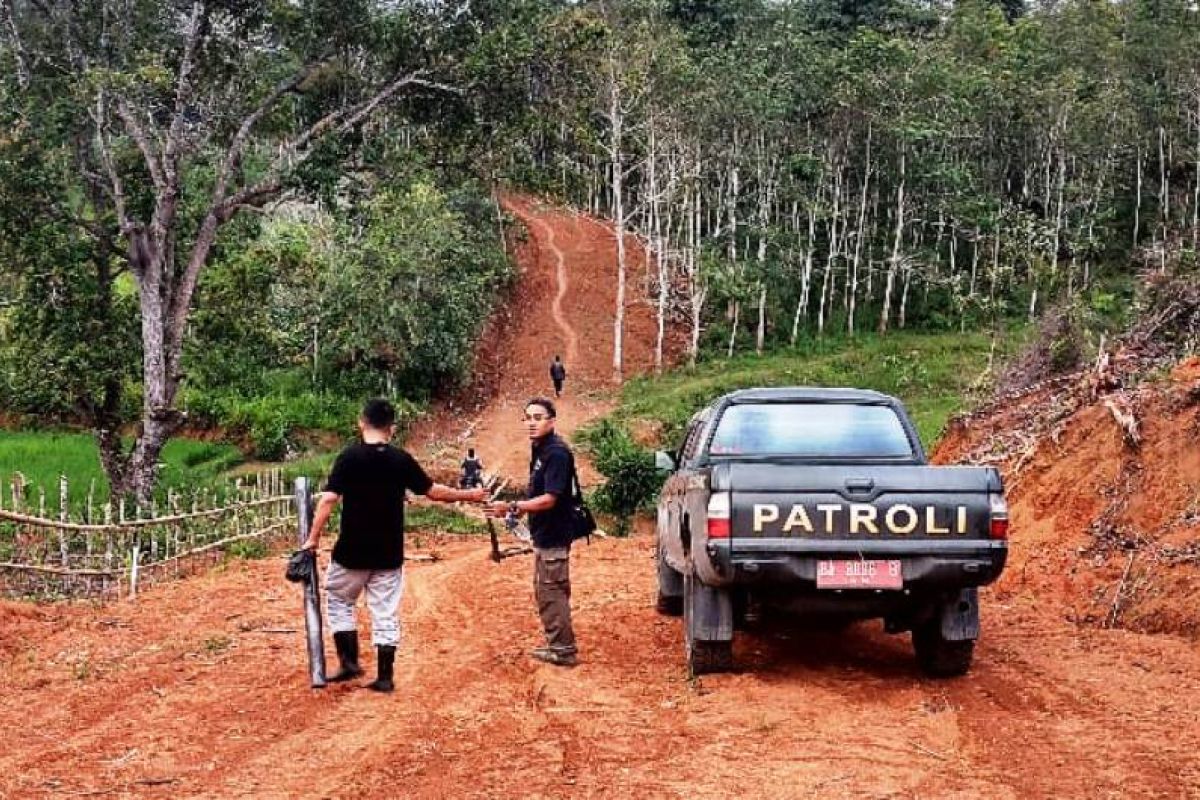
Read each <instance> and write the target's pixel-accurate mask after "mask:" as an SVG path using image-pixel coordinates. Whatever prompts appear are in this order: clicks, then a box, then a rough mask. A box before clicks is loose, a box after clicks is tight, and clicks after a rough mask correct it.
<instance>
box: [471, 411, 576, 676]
mask: <svg viewBox="0 0 1200 800" xmlns="http://www.w3.org/2000/svg"><path fill="white" fill-rule="evenodd" d="M556 413H557V412H556V411H555V408H554V403H553V401H551V400H547V399H545V398H542V397H535V398H534V399H532V400H530V401H529V402H528V403H526V405H525V429H526V431H527V432H528V434H529V441H530V443H531V444H532V445H533V449H532V452H531V454H530V459H529V487H528V489H527V490H526V497H527V498H528V499H526V500H519V501H517V502H514V503H502V502H501V503H493V504H492V505H491V506H490V507H489V508H488V514H489V515H490V516H493V517H505V516H507V515H508V514H516V515H520V514H528V515H529V534H530V536H531V538H532V539H533V553H534V568H533V593H534V597H535V599H536V600H537V607H538V615H539V616H540V617H541V620H542V628H543V629H544V630H545V633H546V646H545V647H538V648H535V649H534V650H533V652H532V653H531V655H532V656H533V657H534V658H536V659H538V660H539V661H545V662H546V663H548V664H554V665H556V666H560V667H573V666H575V663H576V660H577V653H578V650H577V648H576V645H575V630H574V628H573V627H572V625H571V529H570V513H571V497H572V494H573V481H574V475H575V457H574V455H572V453H571V448H569V447H568V446H567V443H566V442H565V441H563V439H562V438H561V437H559V436H558V434H556V433H555V432H554V423H555V417H556Z"/></svg>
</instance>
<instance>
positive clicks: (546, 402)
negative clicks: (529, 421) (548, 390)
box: [525, 397, 558, 419]
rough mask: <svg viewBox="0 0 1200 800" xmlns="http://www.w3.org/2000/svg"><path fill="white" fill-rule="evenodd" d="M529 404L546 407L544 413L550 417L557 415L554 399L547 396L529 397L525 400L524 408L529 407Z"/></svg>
mask: <svg viewBox="0 0 1200 800" xmlns="http://www.w3.org/2000/svg"><path fill="white" fill-rule="evenodd" d="M530 406H541V407H542V408H544V409H546V413H547V414H549V415H550V418H551V419H554V418H555V417H557V416H558V410H557V409H555V408H554V401H553V400H550V399H548V398H545V397H531V398H529V400H527V401H526V402H525V407H526V408H529V407H530Z"/></svg>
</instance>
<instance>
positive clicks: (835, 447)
mask: <svg viewBox="0 0 1200 800" xmlns="http://www.w3.org/2000/svg"><path fill="white" fill-rule="evenodd" d="M656 462H657V464H658V466H659V468H660V469H663V470H666V471H668V472H669V473H670V475H669V476H668V478H667V480H666V482H665V484H664V486H663V490H662V495H661V498H660V500H659V504H658V525H657V533H658V535H657V542H656V550H657V553H656V556H657V564H658V600H657V606H658V610H659V611H660V612H662V613H664V614H671V615H682V616H683V624H684V642H685V651H686V656H687V665H688V669H689V671H690V672H691V673H692V674H693V675H695V674H701V673H706V672H716V671H722V670H727V669H730V668H731V667H732V666H733V648H732V644H733V636H734V630H735V627H739V623H740V622H741V621H742V618H743V617H744V616H745V615H746V612H747V609H762V610H763V611H772V610H783V611H787V612H794V613H797V614H800V615H804V616H808V617H816V618H825V619H826V620H828V621H831V622H833V623H834V624H841V623H848V622H851V621H855V620H861V619H872V618H882V619H883V621H884V627H885V630H887V631H888V632H890V633H901V632H904V631H911V632H912V642H913V649H914V651H915V653H916V659H917V663H918V665H919V667H920V668H921V670H922V671H923V672H924V673H926V674H928V675H931V676H939V677H948V676H955V675H962V674H964V673H966V672H967V670H968V669H970V666H971V659H972V657H973V654H974V650H975V640H976V639H977V638H978V637H979V597H978V587H980V586H984V585H986V584H989V583H991V582H992V581H994V580H996V578H997V577H998V576H999V575H1000V573H1001V571H1002V570H1003V569H1004V563H1005V560H1006V558H1007V554H1008V542H1007V536H1008V507H1007V505H1006V503H1005V500H1004V488H1003V485H1002V483H1001V479H1000V474H999V472H997V471H996V469H994V468H992V467H967V466H931V465H929V464H928V463H927V461H926V459H925V453H924V451H923V450H922V448H921V443H920V440H919V439H918V437H917V433H916V430H915V428H914V427H913V424H912V422H911V420H910V419H909V417H908V414H907V412H906V411H905V410H904V406H903V405H902V404H901V403H900V401H899V400H897V399H896V398H894V397H891V396H888V395H885V394H880V393H878V392H873V391H866V390H858V389H817V388H789V389H747V390H743V391H738V392H734V393H732V394H728V395H725V396H723V397H720V398H718V399H717V400H715V401H714V402H713V403H711V404H710V405H709V406H708V407H707V408H705V409H704V410H702V411H700V412H699V413H697V414H696V415H695V416H694V417H692V419H691V422H690V423H689V424H688V427H687V431H686V433H685V435H684V437H683V440H682V442H680V443H679V447H678V449H677V450H676V451H675V452H674V453H666V452H660V453H657V454H656Z"/></svg>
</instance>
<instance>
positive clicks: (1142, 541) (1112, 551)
mask: <svg viewBox="0 0 1200 800" xmlns="http://www.w3.org/2000/svg"><path fill="white" fill-rule="evenodd" d="M1133 420H1136V425H1135V424H1134V423H1133V422H1132V421H1133ZM935 458H936V460H938V461H940V462H942V463H994V464H997V465H998V466H1000V468H1001V470H1002V471H1003V473H1004V475H1005V480H1006V486H1007V488H1008V497H1009V504H1010V509H1011V514H1012V527H1013V530H1014V531H1015V533H1014V536H1015V537H1016V540H1017V542H1018V543H1019V546H1018V547H1017V548H1015V549H1014V552H1013V558H1012V561H1011V562H1010V566H1009V570H1008V571H1007V573H1006V574H1005V575H1004V576H1003V577H1002V578H1001V580H1000V582H999V585H998V586H997V589H996V593H997V596H998V597H999V598H1003V599H1007V598H1012V597H1022V598H1031V599H1032V598H1036V599H1037V601H1038V602H1039V603H1041V604H1042V605H1043V606H1045V607H1047V608H1048V609H1050V610H1053V611H1054V612H1056V613H1060V614H1062V615H1063V617H1064V618H1066V619H1069V620H1072V621H1076V622H1085V623H1089V624H1094V625H1098V626H1101V627H1113V626H1119V627H1125V628H1129V629H1131V630H1136V631H1140V632H1151V633H1158V632H1165V633H1175V634H1183V635H1186V636H1188V637H1193V638H1194V637H1196V636H1198V635H1200V358H1195V357H1193V358H1190V359H1187V360H1185V361H1183V362H1181V363H1179V364H1177V365H1176V366H1175V367H1174V368H1173V369H1171V370H1170V371H1169V372H1166V373H1165V374H1163V375H1161V376H1160V377H1159V378H1158V379H1156V380H1152V381H1147V382H1144V383H1141V384H1139V385H1137V386H1136V387H1135V388H1132V389H1129V390H1122V391H1117V392H1108V391H1104V390H1103V389H1098V387H1097V381H1096V379H1095V375H1094V374H1093V373H1092V372H1091V371H1087V372H1084V373H1080V374H1076V375H1072V376H1068V377H1067V378H1064V379H1059V380H1057V381H1053V382H1051V383H1049V384H1043V385H1040V386H1038V387H1036V388H1034V389H1032V390H1029V391H1025V392H1023V393H1021V394H1019V395H1017V396H1009V397H1005V398H1004V399H1003V400H1002V401H1000V402H997V403H995V404H993V405H992V406H990V407H988V408H985V409H982V410H980V411H978V412H976V413H974V414H971V415H969V416H967V417H965V418H962V419H960V420H958V422H957V423H956V424H955V425H954V426H953V427H952V428H951V430H950V431H949V432H948V435H947V436H946V437H945V438H944V439H943V440H942V442H941V444H940V446H939V447H938V449H937V452H936V454H935Z"/></svg>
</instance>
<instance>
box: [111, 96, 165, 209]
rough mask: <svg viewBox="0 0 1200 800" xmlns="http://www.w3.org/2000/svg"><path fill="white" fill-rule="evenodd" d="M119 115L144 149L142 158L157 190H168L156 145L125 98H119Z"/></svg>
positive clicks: (138, 144)
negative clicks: (156, 152) (155, 150)
mask: <svg viewBox="0 0 1200 800" xmlns="http://www.w3.org/2000/svg"><path fill="white" fill-rule="evenodd" d="M117 116H119V117H120V118H121V121H122V122H124V123H125V128H126V130H128V131H129V135H130V136H131V137H132V138H133V141H134V143H135V144H137V146H138V149H139V150H141V151H142V158H143V159H144V160H145V162H146V169H148V170H149V171H150V180H152V181H154V190H155V192H163V191H166V188H167V180H166V178H165V177H164V176H163V171H162V163H161V162H160V161H159V160H158V156H157V155H156V154H155V152H154V146H153V145H152V144H151V143H150V136H149V134H147V133H146V129H145V128H143V127H142V124H141V122H139V121H138V118H137V113H136V112H135V111H134V110H133V109H132V108H131V107H130V106H129V103H127V102H126V101H125V100H124V98H121V99H119V100H117Z"/></svg>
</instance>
